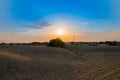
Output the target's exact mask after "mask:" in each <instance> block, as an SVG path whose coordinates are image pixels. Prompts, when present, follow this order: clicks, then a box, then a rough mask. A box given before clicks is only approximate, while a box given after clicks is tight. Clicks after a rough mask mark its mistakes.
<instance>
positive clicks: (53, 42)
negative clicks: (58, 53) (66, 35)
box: [48, 38, 65, 48]
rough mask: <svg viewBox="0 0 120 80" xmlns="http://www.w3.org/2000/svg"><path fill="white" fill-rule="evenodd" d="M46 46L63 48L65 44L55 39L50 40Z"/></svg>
mask: <svg viewBox="0 0 120 80" xmlns="http://www.w3.org/2000/svg"><path fill="white" fill-rule="evenodd" d="M48 46H51V47H60V48H64V47H65V43H64V42H63V41H62V40H61V39H60V38H56V39H52V40H50V42H49V43H48Z"/></svg>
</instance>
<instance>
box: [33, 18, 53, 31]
mask: <svg viewBox="0 0 120 80" xmlns="http://www.w3.org/2000/svg"><path fill="white" fill-rule="evenodd" d="M50 26H52V24H50V23H49V22H48V21H46V20H40V21H39V22H37V23H35V24H34V25H33V27H32V28H34V29H42V28H44V27H50Z"/></svg>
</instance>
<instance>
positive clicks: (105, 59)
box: [0, 44, 120, 80]
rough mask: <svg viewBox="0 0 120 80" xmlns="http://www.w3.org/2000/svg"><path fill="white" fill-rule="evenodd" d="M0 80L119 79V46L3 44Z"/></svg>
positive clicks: (0, 53)
mask: <svg viewBox="0 0 120 80" xmlns="http://www.w3.org/2000/svg"><path fill="white" fill-rule="evenodd" d="M0 80H120V47H118V46H75V45H71V44H66V48H65V49H62V48H55V47H47V46H28V45H1V46H0Z"/></svg>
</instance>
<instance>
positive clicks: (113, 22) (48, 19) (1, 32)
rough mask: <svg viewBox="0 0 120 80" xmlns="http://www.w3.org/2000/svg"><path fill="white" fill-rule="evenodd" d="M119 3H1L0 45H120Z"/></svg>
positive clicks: (94, 0) (14, 0)
mask: <svg viewBox="0 0 120 80" xmlns="http://www.w3.org/2000/svg"><path fill="white" fill-rule="evenodd" d="M119 21H120V1H119V0H0V42H33V41H42V42H44V41H49V40H50V39H52V38H56V37H58V36H59V35H57V31H58V30H63V32H64V34H63V35H62V36H59V37H61V38H62V39H63V40H64V41H72V40H73V39H72V38H73V35H74V37H75V41H120V36H119V34H120V23H119Z"/></svg>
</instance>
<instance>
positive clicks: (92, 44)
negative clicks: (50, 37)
mask: <svg viewBox="0 0 120 80" xmlns="http://www.w3.org/2000/svg"><path fill="white" fill-rule="evenodd" d="M66 43H70V44H73V45H78V46H85V45H89V46H97V45H110V46H120V41H100V42H66ZM48 44H49V42H31V43H0V45H33V46H42V45H44V46H48ZM53 44H56V43H53Z"/></svg>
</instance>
